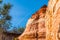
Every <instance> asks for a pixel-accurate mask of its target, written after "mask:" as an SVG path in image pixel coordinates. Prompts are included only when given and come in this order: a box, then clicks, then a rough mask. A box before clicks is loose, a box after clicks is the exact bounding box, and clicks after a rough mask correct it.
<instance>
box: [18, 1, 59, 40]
mask: <svg viewBox="0 0 60 40" xmlns="http://www.w3.org/2000/svg"><path fill="white" fill-rule="evenodd" d="M46 9H47V10H46ZM18 39H19V40H60V0H49V3H48V7H46V6H43V7H42V8H41V9H40V10H38V11H37V12H36V13H35V14H33V15H32V17H31V18H30V19H29V20H28V22H27V25H26V29H25V31H24V32H23V34H22V35H20V36H19V37H18Z"/></svg>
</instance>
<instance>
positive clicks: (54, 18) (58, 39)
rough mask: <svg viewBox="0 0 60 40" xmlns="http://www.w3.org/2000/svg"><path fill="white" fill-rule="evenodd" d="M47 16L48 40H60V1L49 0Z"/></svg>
mask: <svg viewBox="0 0 60 40" xmlns="http://www.w3.org/2000/svg"><path fill="white" fill-rule="evenodd" d="M45 16H46V17H45V26H46V40H60V0H49V3H48V8H47V11H46V15H45Z"/></svg>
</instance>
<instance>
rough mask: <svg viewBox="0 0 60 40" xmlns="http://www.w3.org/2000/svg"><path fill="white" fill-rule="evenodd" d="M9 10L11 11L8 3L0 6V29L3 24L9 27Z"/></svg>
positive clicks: (0, 1)
mask: <svg viewBox="0 0 60 40" xmlns="http://www.w3.org/2000/svg"><path fill="white" fill-rule="evenodd" d="M0 3H2V0H0ZM2 5H3V6H2ZM10 9H11V5H10V4H9V3H8V4H1V6H0V27H2V26H4V25H5V24H7V25H10V24H9V22H8V21H10V20H11V16H10V15H9V10H10ZM7 25H5V26H4V27H3V28H5V27H7ZM8 27H9V26H8Z"/></svg>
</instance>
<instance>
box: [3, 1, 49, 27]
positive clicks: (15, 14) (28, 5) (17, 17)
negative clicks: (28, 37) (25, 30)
mask: <svg viewBox="0 0 60 40" xmlns="http://www.w3.org/2000/svg"><path fill="white" fill-rule="evenodd" d="M3 2H4V3H10V4H11V5H13V6H12V8H11V10H10V15H11V16H12V20H11V23H12V24H13V26H15V27H16V26H19V27H25V25H26V23H27V21H28V19H29V18H30V17H31V15H32V14H34V13H35V12H36V11H37V10H39V9H40V8H41V7H42V6H43V5H47V4H48V0H3Z"/></svg>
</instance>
